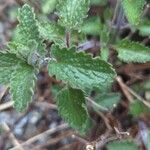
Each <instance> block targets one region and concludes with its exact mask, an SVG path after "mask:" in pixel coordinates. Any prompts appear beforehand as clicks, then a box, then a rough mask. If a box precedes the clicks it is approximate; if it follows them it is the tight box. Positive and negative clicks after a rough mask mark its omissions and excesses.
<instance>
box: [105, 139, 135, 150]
mask: <svg viewBox="0 0 150 150" xmlns="http://www.w3.org/2000/svg"><path fill="white" fill-rule="evenodd" d="M106 147H107V149H108V150H138V146H137V145H136V144H135V143H134V142H132V141H127V140H121V141H114V142H111V143H109V144H108V145H107V146H106Z"/></svg>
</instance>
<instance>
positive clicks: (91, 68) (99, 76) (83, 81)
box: [48, 46, 116, 90]
mask: <svg viewBox="0 0 150 150" xmlns="http://www.w3.org/2000/svg"><path fill="white" fill-rule="evenodd" d="M51 55H52V56H53V57H54V58H56V60H57V61H51V62H50V63H49V64H48V70H49V74H50V75H56V78H57V79H59V80H63V81H65V82H68V83H69V84H70V85H71V86H72V87H75V88H80V89H83V90H85V89H92V88H98V89H104V88H108V87H109V86H110V85H111V83H112V82H113V79H114V77H115V75H116V74H115V72H114V70H113V69H112V67H111V65H110V64H108V63H106V62H105V61H103V60H100V59H99V58H95V59H93V58H92V56H91V55H88V54H85V53H82V52H75V51H74V50H73V49H70V50H67V49H66V48H64V49H60V48H59V47H58V46H55V47H53V49H52V52H51Z"/></svg>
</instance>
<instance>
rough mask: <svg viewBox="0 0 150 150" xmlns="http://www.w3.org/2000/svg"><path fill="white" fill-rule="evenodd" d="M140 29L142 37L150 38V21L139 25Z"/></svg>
mask: <svg viewBox="0 0 150 150" xmlns="http://www.w3.org/2000/svg"><path fill="white" fill-rule="evenodd" d="M138 29H139V31H140V34H141V35H142V36H150V21H149V20H146V21H143V22H142V23H141V24H139V26H138Z"/></svg>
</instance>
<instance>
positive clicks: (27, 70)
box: [0, 0, 150, 149]
mask: <svg viewBox="0 0 150 150" xmlns="http://www.w3.org/2000/svg"><path fill="white" fill-rule="evenodd" d="M89 5H90V0H58V4H57V7H56V12H57V13H56V15H57V16H58V18H59V19H58V20H57V21H53V22H52V21H48V20H46V19H38V18H37V17H36V15H35V12H34V9H33V8H32V7H31V6H29V5H28V4H25V5H24V6H22V8H20V9H19V10H18V21H19V24H18V26H17V27H16V34H15V38H14V39H13V40H12V41H10V42H9V43H8V44H7V49H6V50H4V51H0V83H1V84H5V85H6V84H8V85H9V86H10V93H11V96H12V100H13V101H14V107H15V108H16V110H18V111H21V112H22V111H25V110H26V109H27V107H28V105H29V103H30V102H31V99H32V97H33V94H34V89H35V83H36V80H37V77H36V76H37V75H38V73H39V72H40V70H41V69H42V68H45V67H46V68H47V70H48V73H49V75H50V76H53V77H55V78H56V79H57V80H61V81H62V82H63V83H64V85H65V86H64V88H63V89H62V90H60V91H59V92H58V93H57V96H56V103H57V106H58V112H59V114H60V115H61V117H62V118H63V119H64V120H65V121H66V122H67V123H68V124H69V125H70V127H72V128H74V129H75V130H77V131H78V132H80V133H85V132H87V130H88V129H89V128H90V124H91V119H90V116H89V114H88V108H87V101H88V99H89V92H90V91H92V90H98V91H102V93H103V92H104V91H105V92H106V93H107V90H108V89H109V88H110V87H111V85H112V83H113V81H114V80H115V77H116V76H117V73H116V71H115V69H114V68H113V64H110V63H109V61H108V60H109V49H110V47H113V48H114V49H115V50H116V52H117V53H118V59H119V60H120V61H122V62H124V63H130V62H133V63H134V62H135V63H145V62H150V48H149V47H146V46H144V45H143V44H140V43H138V42H133V41H132V42H131V41H130V40H129V39H128V38H124V39H123V40H120V39H119V40H118V39H116V38H115V39H113V40H112V38H114V35H113V34H114V32H113V31H114V30H112V28H111V27H112V26H113V25H111V27H110V24H107V23H106V22H105V23H102V22H101V21H99V20H96V21H97V22H98V26H97V28H98V29H99V32H98V33H97V32H95V34H98V35H99V36H100V43H101V50H100V56H97V57H95V58H93V56H92V55H91V54H89V53H86V52H84V51H79V49H78V46H77V45H75V41H76V36H77V35H78V36H79V38H80V36H82V35H81V33H84V30H83V26H84V27H85V26H86V25H87V24H88V22H85V18H86V17H87V13H88V11H89ZM145 5H146V1H145V0H136V1H135V0H118V6H119V8H120V7H121V8H122V10H123V12H124V14H125V16H126V19H127V20H128V22H129V26H130V27H131V29H132V30H137V29H138V30H139V31H140V34H142V35H143V34H144V35H145V34H148V35H150V32H149V31H150V30H149V27H148V25H147V24H145V23H144V24H143V22H144V21H143V20H142V15H143V8H144V6H145ZM91 25H92V23H91ZM146 25H147V26H146ZM89 32H90V31H89ZM115 33H116V32H115ZM64 37H65V38H64ZM44 40H47V41H50V42H53V44H52V46H51V48H50V56H49V57H47V50H46V45H45V44H44ZM117 96H118V95H117ZM112 97H115V98H116V94H115V95H114V93H113V94H111V95H110V97H109V98H112ZM103 98H104V99H105V97H103ZM118 100H119V98H117V101H118ZM104 103H105V102H104ZM116 103H117V102H116ZM107 105H109V106H108V110H109V108H112V107H113V105H114V101H113V102H112V103H110V102H108V104H107ZM113 144H114V143H113ZM113 144H112V145H113ZM122 144H124V143H123V142H122V143H121V144H120V145H122ZM125 144H126V143H125ZM130 144H131V145H132V143H130ZM112 145H110V147H111V146H112ZM114 145H115V144H114ZM133 147H134V146H133ZM110 149H111V148H110Z"/></svg>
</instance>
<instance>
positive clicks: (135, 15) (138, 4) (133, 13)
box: [122, 0, 145, 25]
mask: <svg viewBox="0 0 150 150" xmlns="http://www.w3.org/2000/svg"><path fill="white" fill-rule="evenodd" d="M122 5H123V8H124V12H125V14H126V17H127V19H128V21H129V22H130V23H131V24H132V25H138V24H139V23H140V22H141V17H142V13H143V9H144V5H145V0H122Z"/></svg>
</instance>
